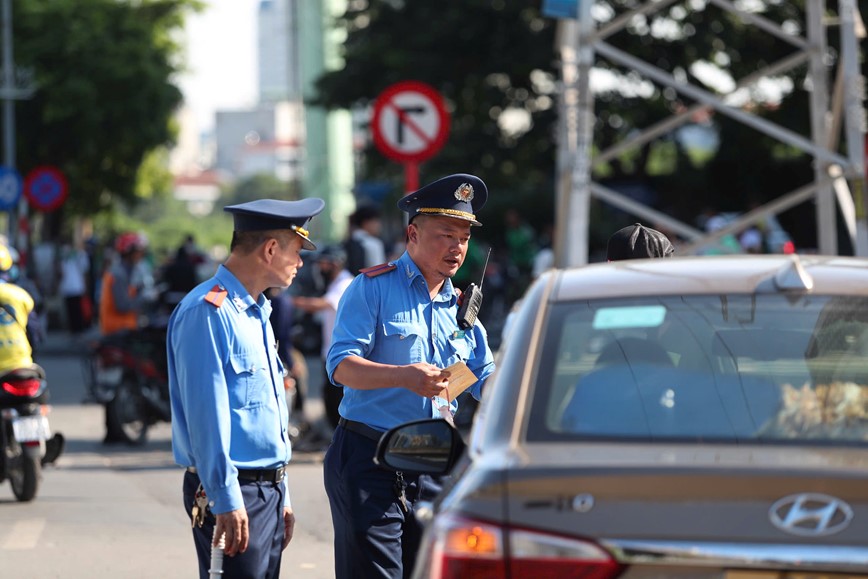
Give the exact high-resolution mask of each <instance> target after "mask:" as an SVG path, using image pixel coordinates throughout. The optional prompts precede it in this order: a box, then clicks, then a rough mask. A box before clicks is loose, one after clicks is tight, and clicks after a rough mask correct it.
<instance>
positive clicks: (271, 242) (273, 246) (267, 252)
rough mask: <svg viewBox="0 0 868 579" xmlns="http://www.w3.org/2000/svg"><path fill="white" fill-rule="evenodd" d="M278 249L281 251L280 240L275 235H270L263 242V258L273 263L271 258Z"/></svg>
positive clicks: (266, 261)
mask: <svg viewBox="0 0 868 579" xmlns="http://www.w3.org/2000/svg"><path fill="white" fill-rule="evenodd" d="M278 251H280V242H279V241H278V240H277V238H275V237H269V238H268V239H267V240H266V241H265V243H263V244H262V258H263V259H264V260H265V263H271V260H272V259H274V256H275V255H277V252H278Z"/></svg>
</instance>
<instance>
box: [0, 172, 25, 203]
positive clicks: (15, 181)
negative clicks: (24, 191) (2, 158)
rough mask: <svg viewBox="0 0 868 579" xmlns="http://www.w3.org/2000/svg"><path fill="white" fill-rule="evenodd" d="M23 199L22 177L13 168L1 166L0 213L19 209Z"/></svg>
mask: <svg viewBox="0 0 868 579" xmlns="http://www.w3.org/2000/svg"><path fill="white" fill-rule="evenodd" d="M20 199H21V175H19V174H18V171H16V170H15V169H12V168H11V167H4V166H0V211H10V210H12V209H15V208H16V207H18V201H19V200H20Z"/></svg>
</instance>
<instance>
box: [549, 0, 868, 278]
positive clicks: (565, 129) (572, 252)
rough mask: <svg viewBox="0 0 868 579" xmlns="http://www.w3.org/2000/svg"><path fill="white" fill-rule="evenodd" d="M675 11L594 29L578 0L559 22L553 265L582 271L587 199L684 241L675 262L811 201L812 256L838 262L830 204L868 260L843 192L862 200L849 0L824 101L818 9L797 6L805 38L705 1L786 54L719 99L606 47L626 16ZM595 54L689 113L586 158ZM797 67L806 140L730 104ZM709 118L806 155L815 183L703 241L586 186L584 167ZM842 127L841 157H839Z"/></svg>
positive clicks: (728, 5)
mask: <svg viewBox="0 0 868 579" xmlns="http://www.w3.org/2000/svg"><path fill="white" fill-rule="evenodd" d="M674 2H675V0H651V1H649V2H646V3H645V4H642V5H640V6H638V7H636V8H635V9H633V10H631V11H629V12H626V13H624V14H622V15H620V16H618V17H617V18H614V19H613V20H611V21H610V22H607V23H605V24H603V25H602V26H600V27H599V28H597V27H596V25H595V23H594V21H593V19H592V17H591V5H592V2H589V1H582V0H579V2H578V18H577V19H575V20H562V21H561V23H560V27H559V35H558V36H559V39H558V43H559V45H560V53H561V60H562V70H563V90H562V99H561V115H562V119H563V122H562V123H561V132H560V135H559V139H560V145H561V146H560V151H561V153H560V155H559V157H558V180H557V185H558V192H559V195H558V211H557V216H556V219H557V220H558V221H559V223H558V224H557V225H558V226H557V228H556V230H557V239H556V244H555V263H556V265H557V266H559V267H565V266H573V265H584V264H585V263H587V262H588V223H589V209H590V200H591V197H592V196H593V197H597V198H599V199H601V200H603V201H605V202H607V203H609V204H611V205H614V206H615V207H618V208H620V209H622V210H624V211H627V212H629V213H631V214H633V215H636V216H637V217H639V218H642V219H645V220H647V221H648V222H652V223H657V224H660V225H662V226H665V227H666V228H668V229H669V230H671V231H673V232H674V233H676V234H677V235H679V236H681V237H683V238H684V239H685V240H687V241H686V243H685V244H684V245H683V246H682V247H680V248H679V253H680V254H692V253H696V252H698V251H699V250H701V249H702V248H703V247H706V246H708V245H710V244H714V243H715V242H718V241H719V240H720V239H721V238H722V237H724V236H726V235H729V234H732V233H736V232H738V231H740V230H742V229H744V228H745V227H747V226H749V225H751V224H754V223H758V222H760V221H761V220H762V219H764V218H765V217H767V216H768V215H775V214H777V213H780V212H782V211H785V210H787V209H789V208H791V207H793V206H795V205H798V204H800V203H803V202H806V201H809V200H811V199H814V200H815V202H816V205H817V238H818V246H819V247H818V251H819V252H820V253H822V254H830V255H834V254H837V253H838V246H837V239H838V232H837V219H836V201H837V209H838V210H840V211H841V214H842V215H843V217H844V219H843V221H844V223H845V225H846V228H847V234H848V235H849V237H850V239H851V241H852V245H853V247H855V248H856V254H857V255H868V229H866V224H865V216H864V215H863V214H860V215H859V216H858V217H859V219H858V220H857V214H856V213H857V212H856V203H854V198H853V194H852V193H851V185H852V186H853V189H854V190H855V191H857V193H858V194H859V195H862V194H863V190H864V184H865V140H864V133H865V118H864V110H863V106H862V102H863V100H864V80H863V78H862V76H861V73H860V70H859V53H858V51H859V48H858V41H857V38H864V37H865V30H864V27H863V24H862V20H861V17H860V15H859V12H858V8H857V7H856V2H855V0H838V11H839V19H838V21H837V23H835V24H837V27H838V30H839V34H840V46H841V49H840V50H841V53H840V58H839V59H838V68H837V72H836V75H835V82H834V90H833V92H832V94H831V95H830V94H829V81H828V76H829V66H828V65H827V64H826V63H825V61H824V58H825V56H826V52H827V43H826V39H827V36H826V35H827V29H828V28H830V24H831V23H830V22H827V21H825V18H824V16H825V12H826V10H825V7H826V4H825V0H805V4H806V14H805V31H806V36H805V37H802V36H797V35H794V34H791V33H789V32H787V31H785V30H784V29H783V27H782V26H781V25H779V24H777V23H775V22H773V21H771V20H769V19H767V18H765V17H763V16H762V15H759V14H755V13H751V12H747V11H744V10H741V9H739V8H738V7H737V6H736V5H735V4H733V3H732V2H730V1H729V0H706V2H707V4H711V5H714V6H716V7H718V8H720V9H722V10H724V11H727V12H730V13H733V14H736V15H738V16H739V17H740V18H741V19H742V20H743V21H744V22H746V23H748V24H750V25H753V26H755V27H757V28H758V29H760V30H762V31H764V32H766V33H768V34H771V35H773V36H775V37H777V38H779V39H781V40H783V41H785V42H787V43H789V44H790V45H792V46H793V49H794V52H793V53H792V54H790V55H788V56H787V57H785V58H783V59H781V60H780V61H778V62H775V63H772V64H770V65H767V66H765V67H762V68H759V69H758V70H756V71H755V72H753V73H751V74H749V75H748V76H746V77H744V78H742V79H737V80H736V83H735V89H734V90H733V91H732V93H730V94H726V95H717V94H714V93H712V92H709V91H708V90H706V89H704V88H701V87H699V86H696V85H691V84H689V83H686V82H683V81H680V80H678V79H676V78H675V77H674V76H673V75H672V74H671V73H669V72H667V71H664V70H662V69H660V68H658V67H656V66H654V65H652V64H649V63H647V62H645V61H643V60H641V59H639V58H636V57H635V56H633V55H631V54H628V53H626V52H624V51H623V50H620V49H618V48H616V47H615V46H612V45H611V44H609V43H608V42H606V39H607V38H609V37H610V36H612V35H613V34H615V33H616V32H619V31H621V30H623V29H624V27H625V26H627V25H628V23H629V22H630V21H631V20H632V19H633V18H634V17H636V16H638V15H645V16H649V15H652V14H654V13H656V12H659V11H661V10H663V9H665V8H666V7H668V6H669V5H671V4H673V3H674ZM597 55H599V56H602V57H604V58H606V59H607V60H609V61H611V62H612V63H615V64H617V65H620V66H623V67H625V68H628V69H631V70H634V71H636V72H638V73H639V74H641V75H642V76H644V77H645V78H647V79H649V80H651V81H653V82H654V83H655V84H657V85H662V86H665V87H669V88H672V89H674V90H676V91H678V92H679V93H680V94H683V95H684V96H686V97H688V98H691V99H693V100H695V101H696V103H697V104H694V105H693V106H691V107H689V108H687V109H686V110H684V111H682V112H679V113H677V114H673V115H671V116H669V117H667V118H666V119H664V120H662V121H660V122H658V123H655V124H654V125H652V126H650V127H646V128H645V129H644V130H642V131H641V132H639V133H637V134H635V135H633V136H631V137H630V138H629V139H626V140H624V141H622V142H620V143H618V144H616V145H614V146H612V147H610V148H608V149H606V150H603V151H600V152H599V153H598V154H597V155H595V156H593V157H592V153H591V152H592V150H593V126H594V101H593V94H592V92H591V90H590V86H589V85H590V82H589V77H590V71H591V68H592V67H593V64H594V59H595V58H596V56H597ZM805 63H807V64H808V71H809V76H810V81H811V90H810V119H811V123H810V127H811V134H810V135H801V134H798V133H796V132H793V131H791V130H789V129H787V128H785V127H782V126H779V125H777V124H775V123H773V122H770V121H768V120H767V119H764V118H762V117H759V116H757V115H754V114H752V113H750V112H748V111H745V110H743V109H741V108H738V107H736V106H733V105H731V104H729V103H728V100H729V99H730V98H731V97H732V95H733V93H734V92H736V91H738V90H740V89H743V88H746V87H750V86H752V85H754V84H756V83H757V82H759V81H760V80H761V79H763V78H766V77H769V76H774V75H779V74H782V73H785V72H787V71H789V70H792V69H793V68H795V67H797V66H800V65H803V64H805ZM708 109H714V110H715V111H716V112H717V113H719V114H723V115H726V116H728V117H730V118H732V119H734V120H736V121H738V122H740V123H743V124H745V125H747V126H749V127H752V128H754V129H755V130H757V131H760V132H762V133H765V134H767V135H769V136H771V137H773V138H775V139H777V140H778V141H780V142H782V143H785V144H788V145H790V146H792V147H795V148H798V149H800V150H802V151H804V152H805V153H808V154H810V155H812V156H813V158H814V180H813V182H811V183H808V184H806V185H804V186H802V187H799V188H797V189H796V190H794V191H790V192H789V193H787V194H785V195H783V196H781V197H779V198H778V199H775V200H773V201H771V202H769V203H767V204H765V205H763V206H761V207H758V208H756V209H754V210H752V211H749V212H747V213H745V214H743V215H741V216H740V217H739V218H738V219H737V220H735V221H733V222H732V223H730V224H728V225H727V226H726V227H725V228H723V229H720V230H718V231H715V232H714V233H705V232H703V231H700V230H698V229H696V228H695V227H693V226H691V225H689V224H686V223H683V222H681V221H678V220H677V219H674V218H673V217H671V216H668V215H666V214H664V213H661V212H659V211H656V210H654V209H653V208H651V207H648V206H646V205H643V204H641V203H638V202H636V201H634V200H632V199H630V198H629V197H627V196H625V195H622V194H620V193H618V192H616V191H613V190H611V189H609V188H607V187H604V186H603V185H601V184H599V183H595V182H594V181H593V180H592V178H591V167H592V166H593V165H594V164H596V163H600V162H605V161H609V160H611V159H613V158H615V157H617V156H618V155H620V154H621V153H623V152H625V151H628V150H630V149H633V148H636V147H639V146H642V145H644V144H646V143H648V142H650V141H652V140H654V139H656V138H658V137H660V136H661V135H664V134H667V133H669V132H671V131H673V130H675V129H677V128H678V127H680V126H682V125H684V124H686V123H688V122H689V121H690V119H691V118H692V117H693V116H694V115H695V114H696V113H698V112H701V111H703V110H708ZM842 127H843V132H844V137H845V142H846V151H847V153H846V154H842V153H841V152H839V149H840V133H841V129H842ZM860 201H861V200H860ZM860 205H861V203H860ZM861 212H864V208H863V207H860V213H861Z"/></svg>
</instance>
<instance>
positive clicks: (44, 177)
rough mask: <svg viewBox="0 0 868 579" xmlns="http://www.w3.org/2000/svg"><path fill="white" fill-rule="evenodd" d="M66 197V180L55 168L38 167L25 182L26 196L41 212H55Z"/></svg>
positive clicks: (29, 174) (28, 175)
mask: <svg viewBox="0 0 868 579" xmlns="http://www.w3.org/2000/svg"><path fill="white" fill-rule="evenodd" d="M66 195H67V186H66V178H65V177H64V176H63V173H61V172H60V171H59V170H57V169H56V168H55V167H36V168H35V169H33V170H32V171H30V173H28V174H27V178H26V179H25V180H24V196H25V197H27V200H28V201H30V205H32V206H33V207H34V208H35V209H39V210H40V211H54V210H55V209H57V208H58V207H60V206H61V205H63V202H64V201H66Z"/></svg>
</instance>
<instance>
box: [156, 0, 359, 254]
mask: <svg viewBox="0 0 868 579" xmlns="http://www.w3.org/2000/svg"><path fill="white" fill-rule="evenodd" d="M345 10H346V0H323V1H322V2H319V1H317V2H302V1H301V0H260V2H259V4H258V12H257V47H258V64H257V69H258V71H259V79H258V87H259V102H258V104H257V105H256V106H254V107H252V108H250V109H243V110H242V109H238V110H220V111H217V113H216V116H215V123H214V132H213V135H205V136H203V135H199V134H197V133H196V132H195V131H196V129H195V126H194V125H190V124H189V123H187V121H184V120H183V119H181V125H182V135H181V136H180V139H179V145H178V148H177V150H176V151H174V152H173V161H172V170H173V173H174V174H175V175H176V197H178V198H179V199H180V198H183V199H184V200H185V201H188V204H191V205H189V206H190V207H191V208H195V209H196V210H199V211H201V210H204V208H205V207H206V203H207V198H208V197H209V196H210V195H211V194H212V193H213V191H214V190H213V189H209V187H211V184H212V181H215V180H216V181H225V180H227V179H228V180H231V179H239V178H245V177H249V176H252V175H256V174H262V173H268V174H271V175H274V176H275V177H277V178H278V179H280V180H282V181H286V182H290V181H297V182H299V183H301V190H302V195H303V196H304V197H321V198H323V199H325V200H326V207H328V211H329V213H330V215H329V216H328V218H327V219H322V220H320V223H319V226H320V229H319V230H318V232H317V233H318V236H321V237H322V238H327V239H330V240H338V239H340V238H341V237H343V235H344V234H345V230H346V221H347V216H348V215H349V214H350V213H352V211H353V210H354V209H355V203H354V198H353V193H352V190H353V183H354V175H355V171H354V166H353V130H352V121H351V118H350V113H349V112H348V111H326V110H324V109H322V108H320V107H305V106H304V104H303V102H304V97H305V96H307V97H312V96H313V95H314V93H315V89H314V82H315V81H316V79H317V78H318V77H319V75H320V74H322V73H323V72H325V71H326V70H332V69H335V68H338V67H340V66H341V65H342V63H341V60H340V45H341V42H342V39H343V37H342V36H341V35H339V34H335V30H336V29H335V22H336V17H337V16H339V15H340V14H343V12H344V11H345ZM190 122H193V121H192V119H191V120H190ZM185 124H186V126H188V127H192V128H188V129H184V128H183V126H185ZM185 131H187V132H185ZM212 151H213V154H212ZM208 171H211V173H207V172H208Z"/></svg>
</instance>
